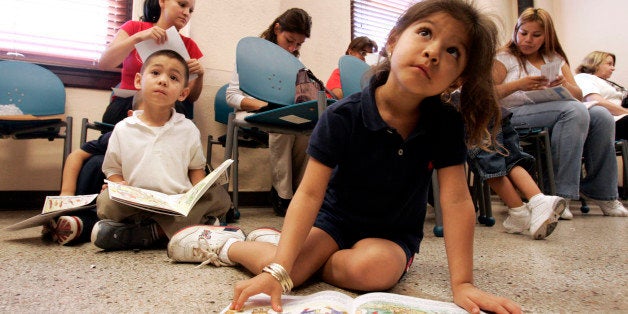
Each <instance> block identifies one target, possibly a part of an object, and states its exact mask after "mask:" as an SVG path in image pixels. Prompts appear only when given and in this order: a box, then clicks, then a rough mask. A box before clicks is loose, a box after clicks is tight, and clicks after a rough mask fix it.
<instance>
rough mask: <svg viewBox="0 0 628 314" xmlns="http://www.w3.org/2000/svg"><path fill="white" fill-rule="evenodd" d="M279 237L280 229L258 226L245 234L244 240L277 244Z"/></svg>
mask: <svg viewBox="0 0 628 314" xmlns="http://www.w3.org/2000/svg"><path fill="white" fill-rule="evenodd" d="M279 237H281V231H279V230H277V229H275V228H259V229H255V230H253V231H251V233H249V234H248V235H247V236H246V241H255V242H266V243H271V244H274V245H277V244H278V243H279Z"/></svg>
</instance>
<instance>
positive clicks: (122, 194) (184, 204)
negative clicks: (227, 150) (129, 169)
mask: <svg viewBox="0 0 628 314" xmlns="http://www.w3.org/2000/svg"><path fill="white" fill-rule="evenodd" d="M231 163H233V160H232V159H227V160H225V161H224V162H223V163H222V164H221V165H220V166H218V167H217V168H216V169H214V170H213V171H212V172H210V173H209V174H208V175H207V176H206V177H205V178H204V179H203V180H201V181H199V182H198V183H197V184H196V185H194V186H193V187H192V188H191V189H190V190H189V191H187V192H186V193H184V194H175V195H168V194H164V193H160V192H157V191H152V190H147V189H142V188H138V187H134V186H130V185H123V184H118V183H115V182H110V181H106V182H107V185H108V190H109V198H110V199H112V200H114V201H116V202H119V203H122V204H126V205H129V206H133V207H137V208H140V209H144V210H147V211H152V212H156V213H160V214H166V215H173V216H187V215H188V214H189V213H190V210H192V207H194V205H195V204H196V202H198V200H199V199H200V198H201V197H202V196H203V194H205V192H206V191H207V190H208V189H209V188H210V187H211V186H212V185H213V184H214V182H216V181H217V180H218V179H219V178H221V177H223V175H226V171H227V169H228V168H229V166H230V165H231ZM226 182H228V181H227V179H226V178H225V179H224V181H223V180H221V181H220V182H219V183H221V184H222V183H226Z"/></svg>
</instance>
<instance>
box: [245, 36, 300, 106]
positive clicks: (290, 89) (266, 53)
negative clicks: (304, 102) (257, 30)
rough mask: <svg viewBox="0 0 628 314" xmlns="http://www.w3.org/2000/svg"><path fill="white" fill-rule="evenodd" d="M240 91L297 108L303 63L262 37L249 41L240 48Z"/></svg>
mask: <svg viewBox="0 0 628 314" xmlns="http://www.w3.org/2000/svg"><path fill="white" fill-rule="evenodd" d="M236 64H237V71H238V76H239V79H240V89H241V90H242V91H243V92H245V93H247V94H249V95H251V96H253V97H255V98H257V99H260V100H263V101H266V102H269V103H273V104H278V105H282V106H288V105H292V104H294V95H295V91H296V89H295V82H296V78H297V72H298V71H299V69H301V68H304V65H303V63H301V61H299V59H297V58H296V57H295V56H293V55H292V54H290V53H289V52H288V51H286V50H285V49H283V48H281V47H279V46H278V45H276V44H274V43H272V42H270V41H268V40H266V39H263V38H259V37H245V38H242V39H241V40H240V41H239V42H238V46H237V48H236Z"/></svg>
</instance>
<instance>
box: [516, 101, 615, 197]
mask: <svg viewBox="0 0 628 314" xmlns="http://www.w3.org/2000/svg"><path fill="white" fill-rule="evenodd" d="M510 110H511V111H512V112H513V116H512V120H511V121H512V124H513V126H515V127H548V128H549V130H550V134H551V146H552V156H553V161H554V176H555V180H556V194H557V195H559V196H562V197H565V198H569V199H574V200H575V199H578V198H579V192H582V193H583V194H584V195H586V196H588V197H591V198H593V199H597V200H614V199H617V196H618V195H617V159H616V158H615V143H614V140H615V120H614V119H613V116H612V115H611V114H610V113H609V112H608V110H606V109H605V108H603V107H600V106H593V107H591V108H590V109H589V110H587V108H586V107H585V106H584V104H582V103H581V102H579V101H552V102H546V103H541V104H533V105H524V106H520V107H514V108H510ZM583 157H584V165H585V171H586V176H585V177H584V178H581V160H582V158H583Z"/></svg>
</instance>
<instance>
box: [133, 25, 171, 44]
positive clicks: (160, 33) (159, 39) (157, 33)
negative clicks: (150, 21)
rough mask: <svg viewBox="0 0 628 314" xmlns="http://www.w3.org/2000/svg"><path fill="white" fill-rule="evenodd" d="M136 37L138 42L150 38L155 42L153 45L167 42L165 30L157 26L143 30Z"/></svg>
mask: <svg viewBox="0 0 628 314" xmlns="http://www.w3.org/2000/svg"><path fill="white" fill-rule="evenodd" d="M137 36H138V37H139V39H140V40H139V41H140V42H142V41H145V40H147V39H151V38H152V39H154V40H155V43H157V44H163V43H165V42H166V40H168V36H167V35H166V30H165V29H163V28H161V27H159V26H153V27H151V28H149V29H145V30H143V31H141V32H138V33H137Z"/></svg>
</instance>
